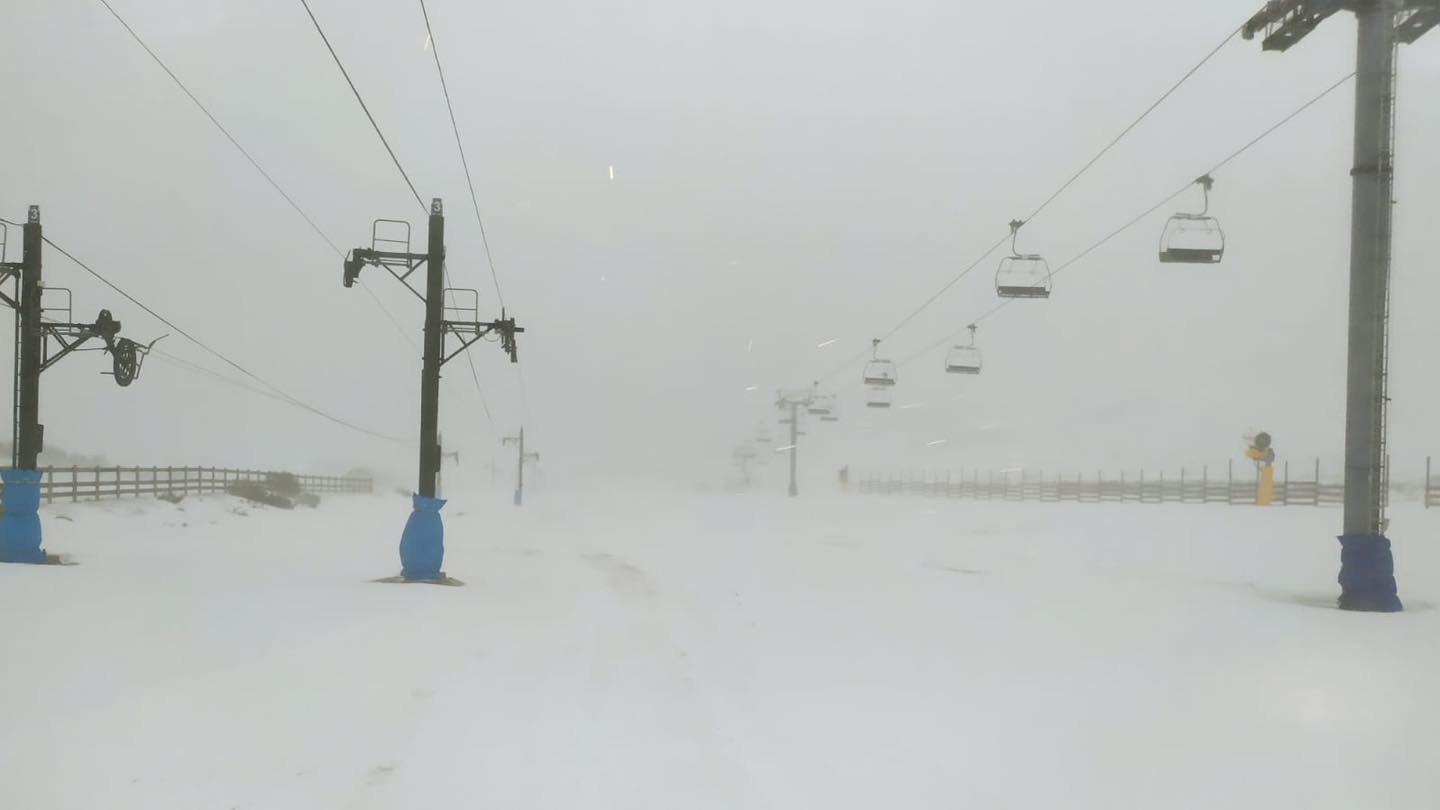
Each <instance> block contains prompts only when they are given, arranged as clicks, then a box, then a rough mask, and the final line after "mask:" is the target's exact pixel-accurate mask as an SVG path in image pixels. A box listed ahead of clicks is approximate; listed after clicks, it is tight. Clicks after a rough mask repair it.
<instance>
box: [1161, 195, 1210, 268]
mask: <svg viewBox="0 0 1440 810" xmlns="http://www.w3.org/2000/svg"><path fill="white" fill-rule="evenodd" d="M1195 184H1196V185H1198V186H1200V188H1201V190H1202V191H1203V192H1204V193H1205V207H1203V208H1201V209H1200V213H1198V214H1186V213H1178V214H1175V215H1174V216H1172V217H1170V221H1169V222H1166V223H1165V230H1164V232H1163V233H1161V235H1160V261H1161V262H1164V263H1165V264H1216V263H1218V262H1219V261H1220V259H1221V258H1222V257H1224V255H1225V231H1224V230H1222V229H1221V227H1220V221H1219V220H1217V219H1215V218H1214V217H1212V216H1209V211H1210V188H1211V186H1213V185H1215V179H1214V178H1213V177H1211V176H1210V175H1208V174H1207V175H1205V176H1204V177H1201V178H1198V179H1197V180H1196V181H1195Z"/></svg>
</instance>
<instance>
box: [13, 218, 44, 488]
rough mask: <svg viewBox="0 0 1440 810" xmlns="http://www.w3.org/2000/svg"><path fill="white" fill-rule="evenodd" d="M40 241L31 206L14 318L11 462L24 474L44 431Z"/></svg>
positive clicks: (34, 459) (35, 460)
mask: <svg viewBox="0 0 1440 810" xmlns="http://www.w3.org/2000/svg"><path fill="white" fill-rule="evenodd" d="M42 241H43V235H42V232H41V229H40V207H39V206H38V205H32V206H30V213H29V216H28V218H27V219H26V222H25V229H24V258H23V260H22V262H21V270H20V309H19V310H17V311H16V313H15V317H17V318H19V319H20V368H19V370H18V377H19V379H18V380H17V385H16V392H15V395H16V398H17V400H18V401H17V402H16V406H15V409H16V411H17V416H18V427H17V430H16V433H17V434H18V435H17V436H16V437H15V459H14V462H15V466H16V467H18V468H20V469H23V470H33V469H35V468H36V467H37V466H38V464H39V458H40V451H41V450H43V449H44V447H43V445H44V433H43V430H44V428H42V427H41V426H40V362H41V351H42V349H43V348H44V333H43V332H42V331H41V327H40V319H41V304H40V295H41V292H42V291H43V290H44V284H43V282H42V280H41V263H40V247H41V244H42Z"/></svg>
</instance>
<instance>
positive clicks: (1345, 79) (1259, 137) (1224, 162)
mask: <svg viewBox="0 0 1440 810" xmlns="http://www.w3.org/2000/svg"><path fill="white" fill-rule="evenodd" d="M1353 78H1355V73H1354V72H1353V71H1352V72H1351V73H1348V74H1346V75H1345V76H1343V77H1341V78H1340V79H1339V80H1337V81H1336V82H1335V83H1333V84H1331V85H1330V86H1328V87H1326V88H1325V89H1324V90H1322V91H1320V93H1318V94H1317V95H1315V96H1313V97H1311V98H1310V100H1308V101H1306V102H1305V103H1304V104H1302V105H1300V106H1299V107H1297V108H1296V109H1294V110H1292V111H1291V112H1290V113H1289V114H1288V115H1286V116H1285V117H1284V118H1281V119H1280V120H1279V121H1277V122H1275V123H1274V124H1272V125H1271V126H1270V127H1269V128H1267V129H1266V130H1265V131H1263V132H1261V133H1260V134H1259V135H1256V136H1255V137H1254V138H1252V139H1250V140H1249V141H1248V142H1246V143H1245V145H1244V146H1241V147H1240V148H1239V149H1236V150H1235V151H1234V152H1231V153H1230V154H1229V155H1227V156H1226V157H1225V158H1224V159H1223V160H1221V161H1220V162H1219V163H1217V164H1215V165H1214V166H1213V167H1212V168H1211V169H1210V170H1209V171H1208V172H1206V173H1205V174H1206V175H1213V174H1217V173H1218V172H1219V171H1220V170H1221V169H1223V168H1225V167H1226V166H1228V165H1229V164H1230V163H1232V162H1234V161H1235V160H1236V159H1237V158H1239V157H1240V156H1241V155H1243V154H1245V153H1246V152H1248V151H1250V150H1251V149H1252V148H1254V147H1255V146H1256V145H1257V144H1259V143H1260V142H1261V141H1263V140H1265V139H1266V138H1268V137H1269V136H1270V135H1272V134H1274V133H1275V132H1276V131H1278V130H1279V129H1281V128H1282V127H1284V126H1285V125H1286V124H1288V123H1290V122H1291V121H1293V120H1295V119H1296V118H1298V117H1299V116H1300V115H1301V114H1302V113H1304V112H1305V111H1306V110H1309V109H1310V108H1311V107H1313V106H1315V105H1316V104H1318V103H1319V102H1320V101H1322V100H1323V99H1325V98H1326V97H1327V96H1329V95H1330V94H1331V93H1333V92H1335V91H1336V90H1338V89H1340V88H1341V87H1342V86H1344V85H1345V83H1346V82H1348V81H1350V80H1351V79H1353ZM1194 185H1195V181H1194V180H1189V181H1186V183H1185V185H1183V186H1181V187H1180V188H1178V189H1176V190H1175V191H1174V192H1172V193H1171V194H1170V195H1169V196H1167V197H1166V198H1165V199H1163V200H1160V201H1159V202H1157V203H1156V204H1154V205H1152V206H1150V207H1149V208H1147V209H1145V211H1144V212H1142V213H1140V214H1139V215H1138V216H1136V217H1134V218H1132V219H1130V220H1129V221H1127V222H1126V223H1125V224H1124V225H1121V226H1120V227H1118V228H1116V229H1115V230H1113V231H1111V232H1110V233H1108V234H1106V235H1105V236H1104V237H1102V238H1101V239H1100V240H1098V241H1096V242H1094V243H1093V244H1091V245H1090V246H1089V247H1087V248H1085V249H1084V250H1082V251H1080V252H1079V253H1077V254H1076V255H1075V256H1073V257H1071V258H1070V259H1068V260H1066V261H1065V262H1064V263H1063V264H1061V265H1060V266H1059V267H1057V268H1055V271H1054V272H1053V273H1052V274H1051V275H1052V276H1054V275H1059V274H1060V273H1061V272H1063V271H1065V270H1066V269H1068V268H1070V267H1072V266H1074V265H1075V264H1077V263H1079V262H1080V261H1082V260H1083V259H1085V258H1086V257H1087V256H1089V255H1090V254H1091V253H1094V252H1095V251H1096V250H1099V249H1100V248H1102V247H1104V246H1105V245H1106V244H1108V243H1109V242H1110V241H1111V240H1113V239H1114V238H1115V237H1117V236H1119V235H1120V234H1122V233H1125V232H1126V231H1128V230H1130V229H1131V228H1133V227H1135V226H1136V225H1138V224H1140V223H1141V222H1142V221H1144V220H1145V219H1147V218H1148V217H1150V216H1151V215H1152V214H1154V213H1155V212H1156V211H1159V210H1160V209H1161V208H1164V207H1165V206H1166V205H1169V204H1170V203H1171V202H1173V201H1174V200H1175V198H1177V197H1179V196H1180V195H1182V194H1184V193H1185V192H1187V191H1189V190H1190V189H1191V188H1192V187H1193V186H1194ZM1012 303H1014V299H1007V300H1005V301H1002V302H1000V303H999V304H996V305H995V306H993V307H991V308H990V309H988V310H986V311H985V313H984V314H982V315H980V316H979V317H978V318H976V319H975V320H974V321H972V322H971V323H974V324H977V325H978V324H980V323H981V322H982V321H984V320H985V319H986V318H989V317H990V316H991V315H994V314H995V313H997V312H999V311H1000V310H1002V309H1004V308H1005V307H1007V306H1009V305H1010V304H1012ZM967 328H968V327H967ZM964 331H965V330H964V329H961V330H959V331H956V332H952V333H950V334H948V335H946V336H945V337H944V338H943V339H941V340H938V341H936V342H935V343H932V344H930V345H929V346H927V347H926V348H925V349H923V350H921V351H919V352H917V353H915V354H912V355H910V356H909V357H907V358H905V359H904V360H901V361H900V362H899V366H901V367H903V366H905V365H907V364H909V363H910V362H912V361H914V360H916V359H918V358H920V357H922V356H924V355H926V354H929V353H930V352H932V351H934V350H935V349H937V348H939V347H940V346H943V345H944V344H945V343H947V342H949V341H952V340H954V339H955V338H956V336H957V335H960V334H962V333H963V332H964Z"/></svg>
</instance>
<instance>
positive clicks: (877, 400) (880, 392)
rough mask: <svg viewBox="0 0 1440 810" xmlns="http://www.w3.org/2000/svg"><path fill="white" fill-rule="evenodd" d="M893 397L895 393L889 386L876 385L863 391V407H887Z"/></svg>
mask: <svg viewBox="0 0 1440 810" xmlns="http://www.w3.org/2000/svg"><path fill="white" fill-rule="evenodd" d="M894 399H895V394H894V392H892V391H891V390H890V389H889V388H882V387H879V386H876V387H873V388H871V389H869V390H868V391H867V392H866V393H865V407H867V408H889V407H890V405H891V403H892V402H893V401H894Z"/></svg>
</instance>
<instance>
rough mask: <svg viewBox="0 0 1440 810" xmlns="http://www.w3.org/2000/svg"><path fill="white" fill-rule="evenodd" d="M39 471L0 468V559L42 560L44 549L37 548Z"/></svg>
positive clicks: (21, 561)
mask: <svg viewBox="0 0 1440 810" xmlns="http://www.w3.org/2000/svg"><path fill="white" fill-rule="evenodd" d="M42 475H44V473H42V472H41V471H40V470H22V469H7V470H0V480H3V481H4V482H5V490H4V492H3V493H0V502H3V503H4V505H5V514H4V516H3V517H0V562H8V563H44V562H45V550H44V549H42V548H41V547H40V515H39V508H40V477H41V476H42Z"/></svg>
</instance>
